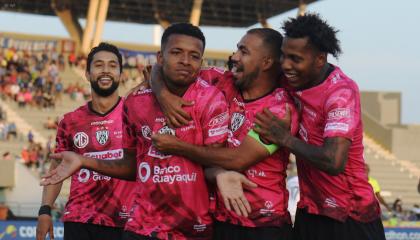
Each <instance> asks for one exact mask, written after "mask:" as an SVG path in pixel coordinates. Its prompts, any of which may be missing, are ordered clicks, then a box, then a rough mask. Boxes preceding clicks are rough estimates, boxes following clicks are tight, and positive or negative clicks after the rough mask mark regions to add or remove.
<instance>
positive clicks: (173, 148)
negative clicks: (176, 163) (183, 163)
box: [151, 134, 182, 154]
mask: <svg viewBox="0 0 420 240" xmlns="http://www.w3.org/2000/svg"><path fill="white" fill-rule="evenodd" d="M151 138H152V144H153V146H154V147H155V148H156V149H157V150H159V152H162V153H165V154H177V151H178V150H179V149H180V148H181V147H180V144H181V143H182V142H181V141H180V140H179V139H178V138H177V137H175V136H173V135H170V134H153V135H152V137H151Z"/></svg>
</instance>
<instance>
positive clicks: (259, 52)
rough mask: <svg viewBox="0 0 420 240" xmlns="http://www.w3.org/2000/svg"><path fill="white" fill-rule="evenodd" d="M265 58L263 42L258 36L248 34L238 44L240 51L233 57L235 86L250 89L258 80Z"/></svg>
mask: <svg viewBox="0 0 420 240" xmlns="http://www.w3.org/2000/svg"><path fill="white" fill-rule="evenodd" d="M264 57H265V50H264V48H263V40H262V39H261V37H259V36H258V35H257V34H246V35H245V36H244V37H243V38H242V39H241V40H240V41H239V43H238V49H237V50H236V52H235V53H234V54H233V55H232V57H231V61H232V69H231V71H232V73H233V77H234V79H235V86H236V87H238V88H239V89H242V90H244V89H246V88H248V87H249V86H250V85H251V84H252V82H253V81H254V80H255V79H257V78H258V75H259V73H260V70H261V67H260V65H261V62H262V61H263V59H264Z"/></svg>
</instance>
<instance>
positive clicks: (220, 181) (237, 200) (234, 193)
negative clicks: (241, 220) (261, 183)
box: [216, 171, 257, 217]
mask: <svg viewBox="0 0 420 240" xmlns="http://www.w3.org/2000/svg"><path fill="white" fill-rule="evenodd" d="M216 181H217V187H218V189H219V191H220V194H221V195H222V197H223V201H224V203H225V207H226V208H227V209H228V210H229V211H231V210H232V208H233V210H234V211H235V213H236V214H238V215H239V216H244V217H248V214H249V213H251V205H250V204H249V202H248V200H247V199H246V197H245V194H244V191H243V188H244V187H245V188H255V187H257V184H255V183H254V182H251V181H250V180H248V179H247V178H246V177H245V176H244V175H243V174H240V173H238V172H235V171H223V172H220V173H218V174H217V175H216Z"/></svg>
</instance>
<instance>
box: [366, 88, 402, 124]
mask: <svg viewBox="0 0 420 240" xmlns="http://www.w3.org/2000/svg"><path fill="white" fill-rule="evenodd" d="M360 98H361V104H362V109H363V111H364V112H367V113H369V115H370V116H371V117H372V118H373V119H375V120H377V121H378V122H379V123H380V124H383V125H400V124H401V93H399V92H372V91H363V92H362V93H361V95H360Z"/></svg>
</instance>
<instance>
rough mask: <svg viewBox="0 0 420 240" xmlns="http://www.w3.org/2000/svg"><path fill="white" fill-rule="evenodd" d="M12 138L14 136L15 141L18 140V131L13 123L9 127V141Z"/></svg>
mask: <svg viewBox="0 0 420 240" xmlns="http://www.w3.org/2000/svg"><path fill="white" fill-rule="evenodd" d="M10 136H13V137H14V138H15V139H16V138H17V129H16V124H15V123H14V122H11V123H9V124H8V125H7V136H6V138H7V140H9V139H10Z"/></svg>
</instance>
